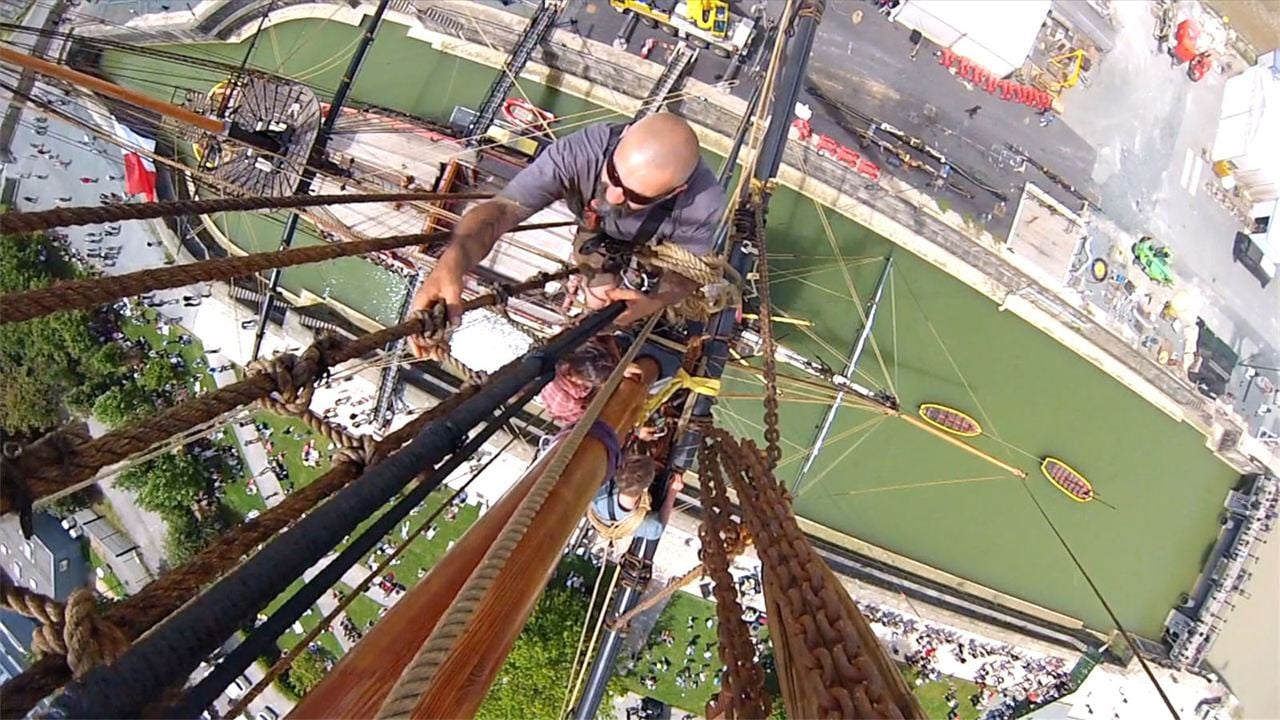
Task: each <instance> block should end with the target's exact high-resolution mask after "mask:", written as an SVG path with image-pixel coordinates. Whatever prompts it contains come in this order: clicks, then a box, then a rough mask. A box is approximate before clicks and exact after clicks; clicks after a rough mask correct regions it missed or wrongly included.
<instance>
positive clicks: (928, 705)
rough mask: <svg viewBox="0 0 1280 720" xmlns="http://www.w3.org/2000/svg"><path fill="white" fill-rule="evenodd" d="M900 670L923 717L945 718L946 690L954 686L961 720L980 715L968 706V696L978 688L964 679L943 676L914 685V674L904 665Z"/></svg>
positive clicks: (969, 719) (973, 719)
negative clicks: (917, 702) (921, 709)
mask: <svg viewBox="0 0 1280 720" xmlns="http://www.w3.org/2000/svg"><path fill="white" fill-rule="evenodd" d="M899 667H901V668H902V676H903V677H904V678H905V679H906V681H907V685H909V686H910V687H911V688H913V689H914V690H915V693H916V697H917V698H918V699H919V700H920V707H921V708H923V709H924V714H925V717H929V718H945V717H946V716H947V701H946V699H945V696H946V694H947V688H948V687H951V686H954V687H955V689H956V699H957V700H959V701H960V709H959V712H960V717H961V718H962V719H963V720H975V719H976V718H977V717H978V716H979V715H981V713H980V712H979V711H978V710H977V709H976V708H974V707H973V705H970V704H969V696H971V695H973V694H974V693H976V692H978V686H977V685H974V684H973V683H971V682H969V681H968V680H965V679H964V678H958V677H950V676H944V677H943V678H942V679H941V680H935V681H933V682H928V683H925V684H923V685H916V684H915V682H916V672H915V671H914V670H912V669H911V668H909V667H907V666H906V665H900V666H899Z"/></svg>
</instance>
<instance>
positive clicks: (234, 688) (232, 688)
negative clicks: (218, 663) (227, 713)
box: [226, 675, 253, 700]
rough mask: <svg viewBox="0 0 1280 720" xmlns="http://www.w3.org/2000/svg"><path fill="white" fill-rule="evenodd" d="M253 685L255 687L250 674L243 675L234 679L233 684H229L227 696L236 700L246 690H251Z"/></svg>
mask: <svg viewBox="0 0 1280 720" xmlns="http://www.w3.org/2000/svg"><path fill="white" fill-rule="evenodd" d="M251 687H253V683H252V682H250V681H249V676H248V675H241V676H240V677H238V678H236V679H235V680H232V681H231V684H230V685H228V686H227V691H226V692H227V697H229V698H231V699H232V700H235V699H236V698H238V697H240V696H241V695H244V694H245V693H246V692H249V688H251Z"/></svg>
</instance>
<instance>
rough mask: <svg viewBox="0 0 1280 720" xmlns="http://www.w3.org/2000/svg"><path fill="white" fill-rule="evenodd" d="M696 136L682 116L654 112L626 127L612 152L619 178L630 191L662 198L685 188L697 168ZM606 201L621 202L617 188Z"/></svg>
mask: <svg viewBox="0 0 1280 720" xmlns="http://www.w3.org/2000/svg"><path fill="white" fill-rule="evenodd" d="M698 159H699V153H698V136H697V135H695V134H694V133H693V128H691V127H689V124H688V123H686V122H685V121H684V120H683V119H681V118H679V117H677V116H675V115H672V114H671V113H657V114H654V115H649V116H648V117H645V118H643V119H641V120H638V121H637V122H635V123H634V124H632V125H631V126H629V127H628V128H627V131H626V133H625V134H624V135H623V136H622V139H621V140H619V141H618V147H617V148H616V149H615V150H614V152H613V164H614V167H615V168H616V169H617V172H618V179H620V180H621V181H622V184H623V185H625V186H626V188H627V189H628V190H630V191H632V192H633V193H639V194H641V195H647V196H649V197H663V196H666V195H670V194H671V193H672V192H675V191H678V190H681V189H683V188H684V186H685V183H687V182H688V180H689V177H690V176H691V175H693V171H694V170H696V169H697V167H698ZM609 194H610V195H611V196H612V197H609V198H608V199H609V202H611V203H614V204H618V205H621V204H622V202H623V201H624V200H623V198H622V197H621V192H620V191H619V190H617V189H615V190H614V191H612V192H610V193H609Z"/></svg>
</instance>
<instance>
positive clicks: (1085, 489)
mask: <svg viewBox="0 0 1280 720" xmlns="http://www.w3.org/2000/svg"><path fill="white" fill-rule="evenodd" d="M1040 472H1042V473H1044V476H1045V477H1047V478H1049V482H1051V483H1053V484H1054V486H1055V487H1057V488H1058V489H1059V490H1061V491H1062V492H1063V493H1064V494H1065V495H1066V496H1067V497H1069V498H1071V499H1072V500H1075V501H1076V502H1089V501H1090V500H1092V499H1093V497H1094V494H1093V484H1092V483H1090V482H1089V481H1088V480H1087V479H1086V478H1085V476H1084V475H1081V474H1080V473H1079V472H1077V471H1076V469H1075V468H1073V467H1071V466H1070V465H1068V464H1066V463H1065V462H1063V461H1061V460H1059V459H1058V458H1055V457H1047V458H1045V459H1044V460H1043V461H1041V463H1040Z"/></svg>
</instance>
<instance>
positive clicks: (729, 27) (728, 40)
mask: <svg viewBox="0 0 1280 720" xmlns="http://www.w3.org/2000/svg"><path fill="white" fill-rule="evenodd" d="M609 5H610V6H612V7H613V9H614V10H617V11H618V12H620V13H633V14H634V15H635V16H636V17H638V18H639V19H640V22H642V23H644V24H645V25H648V26H649V27H652V28H661V29H662V30H663V31H664V32H667V33H669V34H671V35H674V36H676V37H678V38H681V39H683V40H686V41H688V42H689V43H690V44H691V45H694V46H695V47H698V48H703V49H709V50H711V52H713V53H715V54H716V55H719V56H720V57H724V58H728V57H733V56H735V55H739V54H741V53H742V52H743V51H744V50H746V49H747V47H748V46H749V45H750V43H751V38H752V36H753V35H754V33H755V31H756V24H755V22H754V21H753V20H751V19H750V18H745V17H744V18H739V19H738V21H737V22H734V23H731V22H730V18H729V4H728V3H727V2H724V0H692V1H691V2H679V3H676V4H675V6H674V7H672V6H671V5H670V4H669V3H660V2H658V1H657V0H609Z"/></svg>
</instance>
